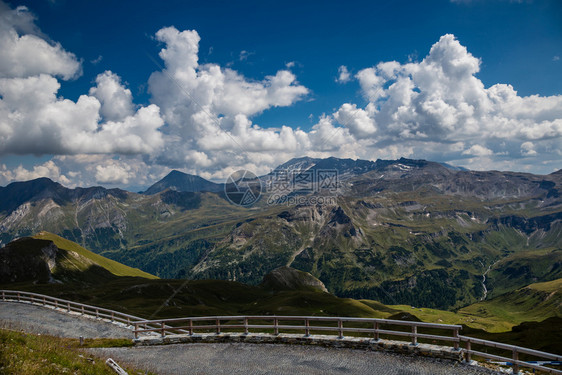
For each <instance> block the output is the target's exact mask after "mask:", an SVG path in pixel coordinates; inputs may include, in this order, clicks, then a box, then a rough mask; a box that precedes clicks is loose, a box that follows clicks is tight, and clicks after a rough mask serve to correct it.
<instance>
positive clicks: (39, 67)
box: [0, 3, 82, 79]
mask: <svg viewBox="0 0 562 375" xmlns="http://www.w3.org/2000/svg"><path fill="white" fill-rule="evenodd" d="M34 20H35V19H34V17H33V15H32V14H31V13H30V12H29V10H28V9H27V7H25V6H19V7H17V8H16V9H15V10H12V9H10V7H9V6H8V5H6V4H4V3H0V50H1V51H2V53H1V54H0V77H29V76H32V75H37V74H41V73H46V74H50V75H53V76H59V77H61V78H63V79H71V78H75V77H77V76H79V75H80V74H81V73H82V70H81V64H80V62H79V61H78V60H77V59H76V56H75V55H74V54H72V53H70V52H67V51H65V50H64V49H63V48H62V46H61V45H60V44H59V43H49V42H47V41H46V40H45V39H43V38H42V37H41V36H40V35H37V34H39V33H40V32H39V30H38V29H37V28H36V27H35V24H34ZM21 33H23V35H22V34H21Z"/></svg>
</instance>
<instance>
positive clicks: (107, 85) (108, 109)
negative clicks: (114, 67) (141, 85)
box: [90, 71, 135, 121]
mask: <svg viewBox="0 0 562 375" xmlns="http://www.w3.org/2000/svg"><path fill="white" fill-rule="evenodd" d="M90 95H91V96H94V97H96V98H97V99H98V100H99V102H100V103H101V108H100V114H101V115H102V116H103V117H104V118H105V119H106V120H109V121H121V120H123V119H125V118H126V117H127V116H131V115H133V114H134V112H135V109H134V106H133V95H132V94H131V90H129V89H127V88H125V87H124V86H123V85H122V84H121V78H120V77H119V76H118V75H117V74H114V73H112V72H110V71H106V72H104V73H102V74H100V75H98V76H97V78H96V86H95V87H92V88H91V89H90Z"/></svg>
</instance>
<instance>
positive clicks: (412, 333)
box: [134, 315, 462, 349]
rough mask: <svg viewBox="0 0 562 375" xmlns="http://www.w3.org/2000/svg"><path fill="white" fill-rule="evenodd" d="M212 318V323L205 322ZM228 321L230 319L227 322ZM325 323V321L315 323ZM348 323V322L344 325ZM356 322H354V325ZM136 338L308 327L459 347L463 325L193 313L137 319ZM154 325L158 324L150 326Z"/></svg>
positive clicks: (309, 329)
mask: <svg viewBox="0 0 562 375" xmlns="http://www.w3.org/2000/svg"><path fill="white" fill-rule="evenodd" d="M255 321H258V322H264V321H265V322H271V323H272V324H263V323H262V324H255V323H254V324H251V322H255ZM295 321H297V322H302V325H295V324H288V323H287V322H295ZM203 322H210V323H211V324H201V323H203ZM224 322H226V323H224ZM313 323H322V325H318V324H313ZM344 323H346V325H345V326H344ZM350 324H351V325H353V326H350ZM134 325H135V329H134V332H135V338H138V335H139V333H145V332H158V333H160V335H161V337H165V336H166V334H167V333H170V332H171V333H174V332H181V333H188V334H189V335H193V334H194V332H195V331H196V330H198V331H214V332H216V333H217V334H220V333H221V332H223V331H224V330H230V331H232V330H239V331H242V330H243V332H244V333H245V334H248V333H249V331H250V329H251V330H254V331H257V332H267V331H270V332H272V333H273V334H274V335H278V334H279V333H280V331H281V330H283V331H301V332H302V331H304V334H305V336H310V334H311V332H337V337H338V338H340V339H341V338H343V337H344V332H346V333H355V334H371V335H373V337H374V339H375V340H379V338H380V335H391V336H407V337H410V340H411V343H412V345H417V343H418V339H430V340H439V341H451V342H453V345H454V347H455V349H459V342H460V339H459V331H460V330H461V329H462V326H460V325H452V324H437V323H422V322H411V321H404V320H391V319H370V318H347V317H328V316H278V315H255V316H247V315H243V316H204V317H189V318H179V319H160V320H145V321H141V322H135V324H134ZM148 325H152V326H157V328H147V327H146V326H148ZM381 325H393V326H403V327H410V330H409V331H400V330H388V329H382V328H381ZM418 328H433V329H440V330H447V331H451V333H452V335H451V336H443V335H433V334H427V333H420V332H418Z"/></svg>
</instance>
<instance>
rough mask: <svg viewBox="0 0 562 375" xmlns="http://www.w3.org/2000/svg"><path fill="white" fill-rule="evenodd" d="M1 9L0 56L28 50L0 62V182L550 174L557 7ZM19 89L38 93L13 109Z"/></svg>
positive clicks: (557, 98)
mask: <svg viewBox="0 0 562 375" xmlns="http://www.w3.org/2000/svg"><path fill="white" fill-rule="evenodd" d="M21 6H25V7H26V8H21ZM18 7H20V8H18ZM18 9H19V11H18ZM2 12H3V13H4V14H5V15H6V14H11V15H12V16H10V17H4V18H3V19H2V20H1V21H0V22H3V23H4V27H3V28H2V29H1V30H0V32H2V33H5V38H4V39H3V40H4V41H3V43H4V44H3V45H2V48H3V49H4V50H6V51H7V50H8V49H9V48H13V49H14V51H15V50H17V51H20V52H21V51H22V49H23V48H24V47H25V48H29V51H27V52H26V53H19V54H16V53H14V54H7V55H10V56H11V60H9V61H8V60H7V59H6V61H4V63H2V61H0V77H2V78H4V79H5V80H11V81H9V82H11V84H12V86H9V88H6V89H2V87H1V86H2V84H5V85H9V83H7V82H8V81H6V82H4V83H0V94H2V97H3V101H4V102H5V103H4V104H5V105H4V107H0V110H2V109H3V110H5V111H6V114H5V117H7V118H12V117H13V118H16V120H14V122H12V123H11V122H10V121H11V120H8V121H6V123H5V124H4V129H7V130H4V132H5V134H8V136H4V137H2V134H1V133H0V183H3V184H5V183H8V182H10V181H13V180H16V179H26V178H32V177H38V176H39V175H46V176H47V177H51V178H53V179H55V180H58V181H60V182H62V183H64V184H66V185H93V184H102V185H107V186H120V187H129V188H138V187H142V186H146V185H147V184H150V183H151V182H152V181H153V179H157V178H159V177H161V176H162V175H163V174H165V173H167V172H168V171H169V170H170V169H171V168H176V169H181V170H184V171H186V172H189V173H197V174H199V175H202V176H203V177H206V178H210V179H215V180H221V179H222V178H224V177H225V176H226V175H228V173H230V172H231V171H232V170H235V169H237V168H239V167H245V168H248V169H252V170H255V171H256V173H258V174H259V173H260V172H264V171H267V170H268V169H269V168H272V167H275V166H276V165H277V164H280V163H281V162H283V161H285V160H286V159H289V158H291V157H297V156H302V155H311V156H328V155H334V156H339V157H352V158H366V159H376V158H395V157H400V156H404V157H411V158H425V159H431V160H437V161H444V162H451V163H454V164H457V165H463V166H465V167H468V168H472V169H504V170H506V169H509V170H519V171H530V172H535V173H550V172H552V171H554V170H556V169H559V168H562V163H560V160H562V155H561V154H560V149H561V147H560V146H561V144H562V97H561V94H562V61H561V60H560V58H561V57H562V3H560V2H559V1H507V0H506V1H501V0H497V1H494V0H491V1H484V0H481V1H480V0H472V1H470V0H464V1H446V0H443V1H426V2H420V1H396V2H388V1H384V2H383V1H349V2H345V3H342V2H335V1H321V2H316V1H310V2H305V4H302V3H301V2H297V1H284V2H264V1H255V2H252V1H241V2H223V1H206V2H192V1H167V2H165V4H161V3H156V2H149V1H134V2H132V1H131V2H129V1H122V2H111V1H78V2H76V1H37V0H36V1H8V2H7V4H5V5H4V6H3V8H2ZM18 20H19V21H18ZM22 25H23V26H22ZM11 30H15V33H17V38H16V39H14V40H15V41H14V40H12V39H9V38H8V37H7V35H11V37H13V33H12V34H10V31H11ZM162 30H164V31H162ZM159 31H160V34H159V35H160V37H158V36H157V33H158V32H159ZM184 32H185V33H184ZM191 33H196V34H191ZM28 34H30V35H33V36H34V37H35V38H37V39H40V40H42V41H43V42H44V43H45V44H46V45H44V46H43V47H41V46H39V47H38V45H31V46H30V45H29V44H25V43H24V41H25V40H24V38H23V37H24V36H25V35H28ZM194 35H196V36H197V37H195V36H194ZM194 38H195V39H194ZM197 39H198V40H197ZM16 42H18V43H21V45H20V46H19V47H18V45H16ZM0 43H2V42H0ZM172 45H173V46H176V47H172ZM22 46H23V47H22ZM49 46H50V47H53V46H55V47H56V46H59V47H60V48H51V49H49ZM432 47H434V48H433V49H432ZM34 48H35V50H34ZM42 48H43V49H45V50H44V51H42V50H41V49H42ZM174 48H176V50H175V52H174V53H173V54H170V55H169V56H168V58H167V59H163V58H162V56H159V53H161V51H162V50H165V49H168V50H172V49H174ZM193 48H196V50H197V51H196V52H195V53H194V51H193ZM430 51H433V55H432V56H431V52H430ZM40 54H44V56H47V55H48V54H52V56H51V57H48V56H47V57H48V58H46V60H45V62H44V66H43V68H41V67H38V66H35V65H33V66H27V65H26V64H27V62H26V61H28V60H25V59H34V56H39V55H40ZM69 54H70V55H71V56H70V55H69ZM193 56H196V60H197V61H196V64H195V65H193V64H191V65H190V64H188V63H186V62H185V61H184V60H182V59H189V58H192V57H193ZM18 59H24V60H21V61H19V60H18ZM57 59H60V61H58V60H57ZM39 60H40V59H39ZM53 61H58V62H59V63H58V64H54V63H52V62H53ZM393 61H396V62H397V63H398V65H396V64H395V65H394V66H391V65H388V64H387V65H384V66H383V65H379V63H384V62H393ZM457 62H459V64H460V65H462V69H461V68H458V66H457V65H458V64H457V65H455V64H456V63H457ZM10 64H11V65H10ZM14 64H15V65H18V64H20V65H21V66H22V69H20V70H17V71H16V70H14V69H12V68H10V66H13V65H14ZM38 64H39V63H38ZM450 64H453V65H454V66H455V67H456V68H455V69H456V70H454V71H453V70H451V69H448V68H446V67H447V66H450ZM460 65H459V66H460ZM385 66H386V68H385ZM3 67H4V71H2V68H3ZM342 67H345V68H342ZM377 67H378V68H377ZM370 68H373V69H371V70H369V69H370ZM213 69H214V70H213ZM342 69H345V70H344V71H347V72H349V75H348V76H349V78H347V77H346V76H345V75H343V76H339V72H341V71H342ZM106 72H107V74H105V75H104V73H106ZM190 72H191V73H193V74H194V75H193V76H191V78H190V77H189V75H190V74H191V73H190ZM279 72H286V73H287V74H285V73H279ZM41 74H43V75H42V76H41ZM46 75H48V77H50V78H52V80H50V79H48V77H46ZM432 75H434V76H432ZM39 76H41V77H42V78H41V79H40V80H39V81H41V82H39V81H33V80H32V79H31V78H32V77H39ZM268 77H270V78H268ZM271 77H277V78H271ZM338 78H344V79H338ZM18 80H26V81H25V82H27V83H26V84H28V85H30V88H28V89H29V90H31V92H38V91H37V90H40V88H44V87H47V86H48V87H49V89H47V88H45V90H46V92H48V93H49V95H51V98H50V99H48V100H47V99H45V100H46V101H44V102H42V101H41V100H37V101H33V103H32V104H29V105H33V106H34V107H33V109H34V111H35V112H34V111H29V110H28V109H27V108H28V107H26V106H24V105H23V104H21V103H20V102H17V103H16V104H13V105H10V98H9V96H10V95H13V96H14V97H19V96H18V95H23V94H21V93H16V92H14V91H13V90H12V88H13V87H19V86H17V85H16V84H15V83H16V82H18ZM53 80H55V81H53ZM32 81H33V82H32ZM48 82H50V83H51V84H55V83H53V82H58V83H59V85H60V87H59V88H58V89H56V88H54V86H50V85H49V84H47V83H48ZM209 82H210V83H209ZM435 82H437V83H435ZM498 84H500V85H498ZM34 85H36V86H34ZM506 85H510V86H509V87H508V86H506ZM32 86H33V87H32ZM6 87H8V86H6ZM272 87H273V88H277V87H278V88H279V89H278V90H273V89H272ZM93 88H96V89H94V91H92V89H93ZM6 90H8V91H6ZM10 90H11V91H10ZM49 90H50V91H49ZM112 90H113V91H112ZM127 90H128V93H127ZM268 90H269V91H268ZM377 90H379V91H378V92H377ZM211 92H212V93H211ZM104 93H106V94H104ZM210 93H211V94H210ZM104 95H106V96H104ZM107 95H109V96H107ZM112 95H117V97H119V98H121V100H122V103H121V102H120V103H121V104H122V106H121V107H119V106H117V107H115V106H114V105H113V103H114V102H115V101H114V100H110V99H109V98H110V97H112ZM81 96H85V97H84V98H83V99H80V97H81ZM112 98H116V97H112ZM64 100H66V101H67V102H65V103H66V104H65V103H62V101H64ZM80 100H81V101H80ZM96 102H97V104H96ZM193 102H196V103H195V104H194V103H193ZM96 105H97V106H98V109H97V112H96V108H94V107H96ZM111 106H113V107H111ZM114 107H115V108H114ZM514 108H515V109H517V110H514ZM119 109H122V110H123V111H124V112H123V114H122V115H120V114H118V113H117V112H118V111H119ZM65 111H67V112H65ZM20 112H21V113H25V114H26V115H25V116H16V115H15V114H18V113H20ZM46 112H48V113H50V114H53V115H52V116H53V118H52V119H51V118H50V117H49V121H46V120H45V119H44V117H42V116H44V113H46ZM30 113H31V114H30ZM33 113H35V115H34V114H33ZM8 114H11V115H10V116H8ZM21 117H25V118H24V119H23V120H22V119H21ZM18 121H19V122H18ZM65 121H67V122H68V124H66V123H65ZM73 121H74V122H73ZM82 121H83V122H84V124H88V125H83V126H82V125H81V126H82V128H80V126H78V129H76V125H75V123H76V122H80V123H81V122H82ZM283 126H285V128H282V127H283ZM2 129H3V128H2V124H1V123H0V131H2ZM8 129H11V130H13V129H19V130H20V131H13V132H10V131H9V130H8ZM22 129H26V131H23V130H22ZM48 132H50V133H48ZM53 132H54V133H55V134H58V135H59V137H68V139H67V140H60V139H59V140H57V139H56V137H52V138H53V139H51V138H50V137H49V136H48V135H45V134H53ZM127 132H129V133H127ZM11 133H13V134H11ZM30 134H31V136H30ZM35 135H37V138H36V139H33V137H34V136H35ZM24 136H25V139H23V138H22V137H24ZM29 138H31V139H29ZM83 138H84V139H83ZM117 138H120V139H121V140H122V141H121V142H117V141H116V139H117ZM88 139H90V140H91V142H89V141H88ZM92 143H93V144H92ZM96 144H97V145H100V144H103V145H104V146H103V147H95V145H96ZM37 154H40V155H37Z"/></svg>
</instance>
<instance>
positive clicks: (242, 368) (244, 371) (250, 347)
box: [88, 343, 496, 375]
mask: <svg viewBox="0 0 562 375" xmlns="http://www.w3.org/2000/svg"><path fill="white" fill-rule="evenodd" d="M88 350H89V351H91V352H92V353H93V354H95V355H98V356H101V357H102V358H107V357H110V358H113V359H114V360H116V361H117V363H120V364H127V365H131V366H133V367H135V368H138V369H143V370H149V371H154V372H156V373H157V374H160V375H167V374H170V375H178V374H197V375H203V374H209V375H221V374H225V375H237V374H240V375H258V374H260V375H262V374H263V375H265V374H268V375H269V374H276V375H284V374H287V375H294V374H310V375H316V374H318V375H326V374H337V375H339V374H346V375H349V374H380V375H382V374H385V375H386V374H388V375H422V374H424V375H425V374H427V375H429V374H432V375H451V374H457V375H468V374H471V375H473V374H474V375H476V374H482V375H484V374H496V372H493V371H491V370H488V369H484V368H480V367H474V366H468V365H463V364H460V363H456V362H452V361H445V360H443V361H440V360H435V359H427V358H420V357H411V356H401V355H398V354H391V353H383V352H371V351H361V350H353V349H335V348H323V347H316V346H290V345H281V344H241V343H227V344H222V343H221V344H174V345H164V346H144V347H132V348H99V349H88Z"/></svg>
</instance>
